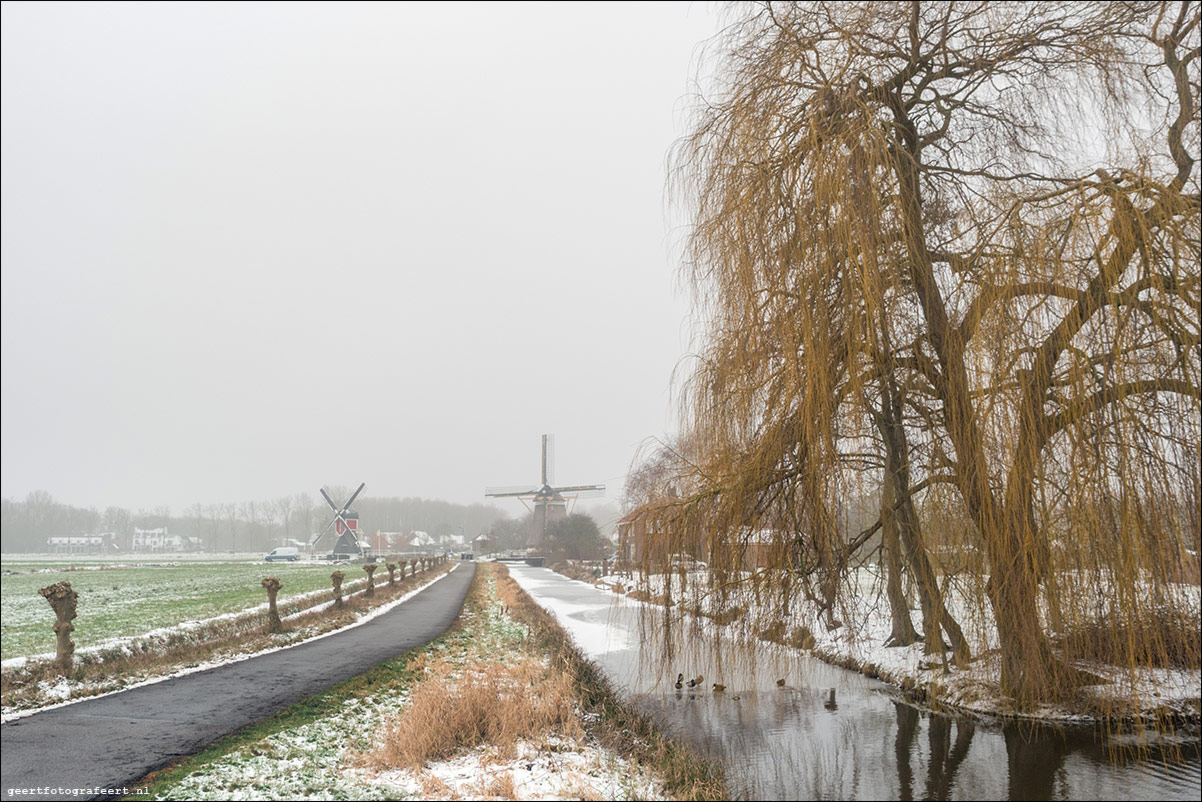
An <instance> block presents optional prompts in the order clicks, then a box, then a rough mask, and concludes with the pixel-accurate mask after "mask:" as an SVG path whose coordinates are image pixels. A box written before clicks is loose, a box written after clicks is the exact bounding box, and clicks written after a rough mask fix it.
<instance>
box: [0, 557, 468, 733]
mask: <svg viewBox="0 0 1202 802" xmlns="http://www.w3.org/2000/svg"><path fill="white" fill-rule="evenodd" d="M457 569H458V565H456V566H455V567H454V568H452V569H451V570H452V571H453V570H457ZM448 573H449V572H448ZM444 576H446V574H445V573H441V574H438V575H436V576H432V577H431V576H424V577H422V582H421V584H420V585H418V586H417V587H416V588H414V589H412V590H410V591H409V592H408V593H405V594H404V595H402V596H399V597H397V598H395V599H393V600H391V601H389V602H387V603H385V604H381V605H379V606H378V607H374V608H372V609H370V610H367V611H364V612H362V613H359V614H358V617H357V618H356V619H355V621H354V622H353V623H351V624H347V625H346V626H344V627H339V628H337V629H332V630H328V631H326V632H320V633H317V632H312V633H306V632H301V633H300V637H299V639H297V640H294V641H293V642H291V643H288V644H285V645H282V646H273V647H271V648H267V649H260V650H258V651H254V652H246V653H240V654H233V655H223V656H221V657H217V658H214V659H213V660H209V661H206V662H203V663H195V664H192V665H189V666H186V667H180V668H177V669H175V670H173V671H170V672H168V673H166V674H159V675H156V676H153V677H148V678H146V679H139V678H136V677H135V678H130V679H131V681H130V682H129V683H128V684H124V685H122V686H121V687H119V688H116V689H114V690H109V691H106V692H104V693H93V694H89V693H88V691H89V690H92V689H94V688H89V686H88V683H85V682H70V681H68V680H67V679H66V678H65V677H59V678H58V679H57V680H55V681H54V682H44V683H43V685H42V691H43V693H44V694H45V698H47V699H55V698H57V699H62V700H64V701H61V702H58V703H56V704H48V705H44V706H42V707H36V708H29V709H25V710H12V709H10V708H5V709H4V710H3V712H2V713H0V723H4V722H8V721H12V720H14V719H18V718H24V717H25V716H31V715H33V714H34V713H40V712H41V711H43V710H49V709H51V708H55V707H63V706H64V705H68V704H76V703H77V702H82V701H85V700H87V699H96V698H99V697H101V696H109V695H110V694H114V693H121V692H122V691H127V690H131V689H133V688H139V687H141V686H143V685H151V684H153V683H156V682H164V681H166V680H169V679H173V678H175V677H182V676H184V675H186V674H194V673H196V672H198V671H208V670H209V669H210V668H217V667H218V666H223V665H229V664H231V663H240V662H242V661H243V660H249V659H250V658H252V657H258V656H260V655H264V654H268V653H270V652H278V651H282V650H284V649H291V648H292V647H294V646H299V645H300V644H302V643H308V642H309V641H314V640H318V639H319V638H327V637H329V636H331V635H336V634H338V633H339V632H345V631H346V630H348V629H353V628H354V627H358V626H362V625H363V624H366V623H367V622H368V621H370V620H372V619H373V618H376V617H377V616H381V615H384V613H387V612H389V611H391V610H393V609H394V608H396V607H397V606H398V605H400V604H402V603H403V602H405V601H406V600H408V599H410V598H412V597H413V596H415V595H416V594H418V593H420V592H421V591H422V590H424V589H425V588H426V586H427V585H430V584H433V583H434V582H437V581H438V580H439V579H442V578H443V577H444ZM343 587H344V588H345V587H346V585H343ZM77 654H78V652H77ZM52 656H53V655H52ZM95 687H104V686H95ZM72 697H74V698H72Z"/></svg>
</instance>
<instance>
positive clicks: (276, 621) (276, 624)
mask: <svg viewBox="0 0 1202 802" xmlns="http://www.w3.org/2000/svg"><path fill="white" fill-rule="evenodd" d="M262 584H263V587H265V588H266V589H267V631H268V632H279V631H280V630H282V629H283V628H284V625H283V623H282V622H281V621H280V611H279V610H278V609H277V608H276V606H275V597H276V594H278V593H279V592H280V580H279V579H277V578H276V577H274V576H269V577H265V578H264V579H263V583H262Z"/></svg>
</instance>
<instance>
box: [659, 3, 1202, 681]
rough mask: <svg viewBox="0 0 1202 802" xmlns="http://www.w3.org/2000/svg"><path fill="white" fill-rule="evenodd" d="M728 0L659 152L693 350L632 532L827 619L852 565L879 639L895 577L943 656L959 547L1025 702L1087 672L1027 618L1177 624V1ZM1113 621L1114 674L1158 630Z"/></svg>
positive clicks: (1194, 370)
mask: <svg viewBox="0 0 1202 802" xmlns="http://www.w3.org/2000/svg"><path fill="white" fill-rule="evenodd" d="M735 13H736V14H737V15H738V18H737V19H736V20H734V21H733V22H732V23H731V24H730V25H729V26H728V27H727V28H726V29H725V31H724V32H723V34H721V35H720V37H719V38H718V39H717V40H716V42H715V43H713V45H712V47H711V48H710V51H709V53H710V56H709V58H710V62H709V63H710V64H712V66H713V67H714V70H713V74H714V76H715V77H714V79H713V80H714V84H715V85H714V86H712V87H711V88H710V91H709V92H708V93H707V95H706V97H705V102H704V103H700V104H698V105H697V108H696V110H695V112H694V118H693V124H692V132H691V134H689V135H688V136H687V137H686V138H685V139H684V140H682V142H681V143H680V145H679V148H678V150H677V151H676V152H675V154H674V166H675V172H674V175H675V181H676V184H675V186H676V189H677V197H678V198H679V199H681V200H682V201H683V202H684V203H686V204H687V206H688V208H690V209H691V215H692V226H691V228H690V236H689V241H688V258H687V260H686V265H685V271H686V275H687V278H688V280H689V281H690V282H691V284H692V286H693V287H694V289H695V308H696V318H697V321H698V324H699V332H700V345H699V348H698V359H697V364H696V369H695V371H694V373H693V374H692V376H691V378H690V379H689V381H688V383H687V385H686V393H685V394H684V397H685V404H684V420H683V430H684V431H685V432H686V433H687V435H686V440H687V442H688V443H689V448H688V454H687V455H684V456H682V457H681V458H680V459H678V460H676V461H675V462H672V463H671V464H673V465H674V466H675V470H674V472H668V471H665V469H664V467H665V464H667V463H663V461H662V460H661V461H660V463H661V464H659V465H658V468H657V470H655V471H650V472H645V473H644V479H645V480H647V481H643V482H642V484H641V485H640V488H641V489H640V497H639V498H638V499H636V501H638V502H639V503H640V504H642V505H643V508H644V510H645V513H646V515H647V516H648V518H649V519H653V520H654V521H655V525H654V529H655V531H656V532H658V533H660V539H661V540H666V541H670V542H669V543H668V545H665V546H663V547H662V548H660V549H659V552H660V553H662V552H664V551H667V552H669V553H670V552H673V551H679V550H682V549H684V548H686V547H689V546H690V544H691V546H692V547H694V548H695V547H696V544H698V543H703V544H704V549H705V551H706V553H707V555H708V556H709V558H710V560H711V568H712V570H713V573H714V576H715V582H716V584H717V585H718V587H719V588H720V589H721V588H734V587H736V586H738V585H740V584H742V585H743V586H754V593H755V595H756V598H757V599H759V600H760V601H766V600H767V601H773V602H774V603H776V604H777V605H778V606H780V607H782V608H785V607H788V606H789V605H792V604H795V603H801V601H804V602H805V603H812V604H813V605H815V606H816V607H817V608H818V609H820V610H822V611H824V612H825V613H826V615H827V616H828V620H829V622H830V623H829V624H828V625H829V626H836V625H837V621H836V619H835V612H836V610H837V606H838V598H839V593H840V587H841V583H842V586H843V587H848V586H849V585H848V578H849V577H850V576H851V575H852V574H853V573H854V572H855V571H856V570H857V566H859V565H861V564H862V563H863V562H864V561H865V560H866V559H869V558H873V557H875V558H877V559H879V560H880V562H881V563H882V564H883V565H885V566H886V568H887V570H886V572H885V573H886V578H887V585H888V597H889V599H890V600H891V601H892V602H893V604H892V608H893V624H894V627H893V640H894V642H897V643H907V642H912V641H913V640H914V639H915V638H916V637H918V633H917V631H916V630H915V629H914V627H913V626H912V623H911V621H910V619H909V615H910V613H909V610H908V608H907V607H906V606H905V604H904V600H903V598H902V596H903V594H902V590H901V587H902V584H901V583H902V578H903V576H904V577H905V579H906V580H907V581H908V582H910V583H912V585H913V586H914V587H915V588H916V590H917V593H918V595H919V597H920V602H921V613H922V619H923V620H922V622H921V630H922V637H923V638H924V639H925V641H926V643H927V648H928V650H930V651H932V652H939V653H942V651H943V647H942V644H941V639H942V637H943V636H946V637H947V639H948V642H949V643H950V645H951V646H952V647H953V650H954V655H955V657H956V658H958V659H959V660H960V661H961V662H965V661H967V660H969V659H970V658H971V656H972V648H971V645H970V644H969V643H968V639H967V638H966V637H965V636H964V634H963V632H962V631H961V626H960V622H959V621H957V620H956V618H955V617H954V616H953V615H952V614H951V613H950V612H949V610H948V606H947V604H946V599H945V598H944V594H945V592H946V588H947V581H946V575H947V573H948V572H947V570H946V566H943V568H942V570H941V559H942V558H941V555H946V554H947V553H949V551H950V552H954V553H955V554H956V555H957V558H956V559H957V561H958V562H959V563H960V564H961V568H962V569H963V572H964V574H963V575H964V577H966V580H965V581H966V583H967V584H965V585H964V587H963V592H964V593H966V594H967V595H969V596H972V595H973V594H974V593H975V595H976V596H977V597H978V598H979V599H981V603H982V605H983V606H984V609H986V610H987V612H988V613H989V614H990V615H989V619H990V620H991V622H992V623H991V624H990V626H991V627H993V628H994V631H993V632H992V633H991V635H990V636H989V637H982V638H980V644H979V645H980V646H981V647H988V646H990V645H991V644H992V643H996V644H998V645H999V646H1000V681H1001V684H1002V688H1003V689H1004V690H1005V691H1006V692H1007V693H1008V694H1010V695H1011V696H1012V697H1014V698H1015V699H1016V700H1018V701H1019V702H1021V703H1031V702H1034V701H1036V700H1041V699H1047V698H1050V697H1053V696H1055V695H1057V694H1059V693H1062V692H1063V691H1064V690H1065V689H1067V688H1071V687H1072V686H1074V685H1076V684H1079V683H1081V682H1090V681H1095V680H1090V679H1088V678H1087V677H1086V676H1085V675H1083V674H1082V673H1081V672H1079V671H1078V670H1076V669H1075V668H1073V667H1072V666H1071V665H1070V661H1069V660H1068V659H1066V658H1065V656H1064V655H1063V654H1062V653H1061V652H1060V651H1059V650H1058V647H1059V646H1062V645H1063V641H1062V640H1057V641H1054V640H1053V638H1052V637H1051V634H1050V633H1055V634H1057V635H1058V636H1063V635H1066V633H1073V632H1077V633H1079V632H1084V631H1086V630H1087V629H1088V627H1089V626H1091V625H1096V626H1102V625H1103V624H1104V625H1105V626H1107V627H1109V628H1110V629H1111V630H1112V631H1113V632H1124V633H1133V632H1135V631H1137V629H1138V628H1140V627H1145V628H1146V624H1147V622H1149V621H1151V620H1161V621H1163V620H1166V616H1167V617H1168V618H1172V617H1173V616H1174V615H1176V616H1178V617H1180V618H1181V620H1183V621H1185V622H1186V624H1187V626H1189V627H1192V628H1193V629H1194V630H1195V631H1196V627H1197V612H1196V609H1193V610H1191V609H1189V608H1188V606H1182V605H1185V604H1186V603H1185V602H1182V601H1181V599H1182V595H1181V594H1177V593H1174V592H1173V582H1174V581H1176V580H1177V579H1179V578H1180V570H1181V565H1180V559H1181V556H1182V554H1183V551H1188V550H1193V551H1194V552H1195V553H1196V551H1197V541H1198V532H1197V525H1196V521H1197V518H1196V514H1195V513H1193V512H1192V510H1196V508H1197V505H1198V500H1199V499H1198V479H1197V475H1198V472H1197V464H1198V460H1199V455H1200V451H1199V427H1200V417H1199V397H1200V392H1199V386H1200V384H1202V378H1200V375H1199V371H1200V362H1199V357H1200V327H1199V317H1200V314H1199V309H1200V281H1199V261H1200V255H1202V254H1200V246H1199V239H1200V237H1199V210H1200V204H1199V175H1198V172H1199V171H1198V167H1197V162H1196V150H1197V142H1198V133H1199V119H1198V101H1197V98H1198V96H1199V71H1198V64H1199V12H1198V8H1197V6H1196V5H1195V4H1192V3H1108V4H1064V3H1047V4H1045V3H1023V4H1009V3H1006V4H1000V3H918V2H911V3H871V4H869V3H863V4H858V3H801V4H776V3H769V4H763V5H755V6H750V7H739V8H738V9H737V10H736V11H735ZM669 473H671V475H670V476H669V475H668V474H669ZM657 482H658V483H657ZM656 488H658V490H657V489H656ZM866 497H871V498H872V499H874V500H875V504H874V507H875V510H876V513H877V514H876V517H875V520H872V521H865V522H863V523H865V524H866V525H865V526H863V527H860V526H858V525H856V526H852V525H850V523H849V515H848V510H849V509H851V508H852V507H853V506H855V505H856V503H857V500H859V501H860V502H862V501H863V499H864V498H866ZM863 506H864V505H863V503H860V504H859V508H860V509H862V508H863ZM941 510H942V511H944V512H946V511H948V510H955V511H959V513H960V514H961V516H962V517H961V518H958V519H956V520H957V521H958V523H957V525H955V526H953V527H950V530H951V531H948V530H949V527H947V526H943V527H940V531H938V532H937V533H936V534H937V535H938V544H939V548H938V549H936V548H935V547H934V544H933V539H934V538H933V536H932V532H931V531H930V530H931V528H932V526H933V523H932V522H933V521H935V520H937V519H940V516H939V515H938V514H936V513H938V512H939V511H941ZM1191 516H1192V517H1191ZM954 517H955V516H949V515H944V516H943V517H942V520H944V521H945V522H946V521H947V520H949V518H954ZM1191 521H1192V522H1193V523H1192V524H1191ZM764 532H769V533H771V539H772V549H771V555H772V556H771V560H770V561H769V566H768V569H766V570H755V571H749V570H747V564H746V560H745V558H746V555H747V553H748V550H749V548H751V546H752V544H753V542H755V543H756V544H762V541H763V539H764V535H763V533H764ZM653 551H654V550H649V551H648V552H647V553H648V554H651V553H652V552H653ZM648 559H651V558H650V557H648ZM645 567H647V568H651V567H652V566H651V565H650V563H648V564H647V565H645ZM941 575H943V576H944V582H943V583H942V584H941V582H940V576H941ZM799 600H800V601H799ZM769 606H771V605H769ZM765 609H767V608H765ZM1120 619H1123V620H1120ZM1191 622H1192V623H1191ZM1124 627H1126V628H1124ZM1115 640H1116V641H1117V643H1116V645H1115V649H1113V650H1112V651H1111V654H1110V659H1111V661H1112V662H1118V663H1120V664H1122V665H1127V666H1129V667H1131V668H1132V670H1133V671H1134V667H1135V666H1137V665H1139V664H1141V663H1146V662H1148V661H1149V660H1152V661H1153V662H1155V661H1156V660H1158V659H1162V658H1163V659H1167V658H1166V655H1165V654H1164V653H1167V652H1169V651H1172V650H1174V649H1177V648H1179V646H1178V645H1175V644H1174V643H1173V642H1170V641H1172V640H1173V638H1172V637H1171V636H1168V635H1166V636H1165V637H1162V638H1159V637H1156V636H1150V635H1149V634H1148V633H1147V632H1145V633H1144V634H1143V636H1141V637H1136V636H1134V635H1129V636H1127V637H1125V638H1124V637H1119V638H1116V639H1115ZM1193 643H1194V645H1193V646H1192V647H1190V648H1191V649H1192V651H1193V653H1192V655H1189V656H1187V658H1186V659H1187V660H1191V661H1193V662H1194V663H1195V664H1196V662H1197V659H1198V656H1197V646H1196V639H1195V640H1194V641H1193ZM1157 650H1159V651H1160V652H1161V653H1162V654H1160V655H1159V656H1157V655H1150V651H1151V652H1155V651H1157Z"/></svg>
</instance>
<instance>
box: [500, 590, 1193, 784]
mask: <svg viewBox="0 0 1202 802" xmlns="http://www.w3.org/2000/svg"><path fill="white" fill-rule="evenodd" d="M511 573H512V575H513V576H514V577H515V579H517V580H518V581H519V582H520V583H522V585H523V587H524V588H525V589H526V590H527V592H528V593H530V594H531V595H532V596H533V597H534V598H536V599H537V600H539V601H540V603H542V604H543V605H544V606H545V607H547V608H548V609H549V610H551V611H552V612H554V613H555V614H556V616H557V617H558V620H559V622H560V624H561V625H562V626H564V628H565V629H567V630H568V631H569V632H570V633H571V634H572V636H573V638H574V639H575V641H576V643H577V645H578V646H580V648H581V649H582V651H584V652H585V653H586V654H587V655H588V656H589V657H590V658H591V659H592V660H594V662H596V663H597V664H598V665H599V666H600V667H601V668H602V669H603V670H604V671H605V672H606V674H607V675H608V676H609V677H610V679H611V682H613V683H614V684H615V685H616V686H618V687H620V688H622V689H623V692H624V693H625V694H626V696H627V698H629V699H630V700H631V701H632V702H633V703H634V704H635V705H636V706H638V707H639V708H640V709H642V710H644V711H646V712H648V713H649V714H651V715H653V716H655V717H656V719H657V720H658V721H659V722H660V723H661V725H662V726H664V727H665V728H667V729H668V730H669V731H670V732H673V733H675V734H678V735H680V736H682V737H685V738H687V739H689V740H690V741H692V742H693V743H695V744H697V745H698V746H699V747H700V748H702V750H703V751H704V752H705V753H706V754H709V755H711V756H714V757H718V758H721V759H723V760H724V762H725V763H726V765H727V769H728V778H729V780H728V781H729V783H730V785H731V787H732V790H733V791H734V792H735V793H736V794H738V795H739V796H741V797H744V798H807V797H809V798H817V797H825V798H846V799H856V798H863V799H869V798H892V799H903V798H909V797H911V796H918V795H926V796H930V797H932V798H1044V799H1089V798H1119V797H1127V798H1165V799H1196V798H1197V796H1198V791H1199V786H1200V785H1202V773H1200V760H1199V739H1198V735H1197V730H1196V729H1194V730H1193V731H1192V732H1190V731H1184V732H1177V733H1174V734H1170V735H1157V734H1151V735H1149V737H1148V738H1145V739H1143V740H1142V742H1141V741H1140V739H1137V738H1134V737H1132V736H1113V735H1110V734H1108V733H1106V732H1102V731H1098V730H1096V729H1095V728H1092V727H1080V726H1078V727H1065V726H1048V725H1040V724H1034V723H1027V722H1024V723H1013V722H1012V723H1008V724H1002V723H999V722H998V721H995V720H988V719H982V718H980V717H975V716H969V715H950V714H945V713H937V712H934V711H931V710H929V709H926V708H924V707H921V706H918V705H914V704H912V703H910V702H909V701H908V700H906V699H905V698H904V697H903V696H902V695H901V694H899V693H898V692H897V690H896V689H895V688H893V687H892V686H890V685H888V684H886V683H883V682H880V681H877V680H874V679H872V678H870V677H867V676H864V675H862V674H859V673H854V672H852V671H848V670H844V669H840V668H837V667H834V666H831V665H828V664H826V663H823V662H822V661H820V660H818V659H816V658H814V657H811V656H809V655H806V654H804V653H802V652H800V651H798V650H796V649H791V648H787V647H783V646H778V645H775V644H768V643H762V644H758V645H757V646H756V648H755V649H754V650H747V649H731V648H730V644H729V643H724V642H723V641H722V639H721V637H720V635H719V636H713V635H712V634H711V635H705V634H703V633H705V632H710V633H713V632H714V631H717V630H720V628H717V627H710V628H701V629H700V630H698V629H692V628H690V629H689V630H688V631H687V632H676V633H673V631H672V630H671V628H666V627H663V626H647V621H646V620H645V619H644V618H643V616H642V613H644V612H650V613H651V614H652V615H656V614H658V613H660V611H661V610H662V608H650V609H647V610H643V609H640V608H641V607H642V605H641V604H640V603H638V602H635V601H632V600H630V599H627V598H625V597H623V596H619V595H616V594H612V593H608V592H605V591H600V590H597V589H596V588H594V587H591V586H589V585H587V584H585V583H582V582H577V581H574V580H570V579H567V578H565V577H562V576H559V575H557V574H554V573H553V572H551V571H548V570H546V569H537V568H529V567H514V568H511ZM665 615H666V613H665ZM665 637H666V638H668V639H670V640H674V642H672V643H671V644H670V648H665V646H668V645H669V644H665V643H664V642H663V639H664V638H665ZM668 652H670V653H671V654H672V655H673V656H672V657H671V658H668V659H665V658H664V657H663V655H664V654H665V653H668ZM679 674H684V675H685V676H686V678H693V679H696V677H697V676H698V675H701V676H702V677H703V678H704V679H703V682H701V683H699V684H698V687H695V688H693V689H689V688H688V687H687V684H684V686H683V687H682V688H681V689H680V690H677V689H676V688H675V682H676V678H677V675H679ZM778 680H784V684H783V685H781V686H778V684H777V683H778ZM715 682H717V683H719V684H721V685H724V686H725V689H724V690H722V691H719V692H715V691H714V688H713V684H714V683H715Z"/></svg>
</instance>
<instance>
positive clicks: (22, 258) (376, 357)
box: [0, 3, 718, 514]
mask: <svg viewBox="0 0 1202 802" xmlns="http://www.w3.org/2000/svg"><path fill="white" fill-rule="evenodd" d="M717 28H718V20H717V18H716V16H715V11H714V10H713V9H711V8H709V7H708V6H705V5H702V4H664V5H647V4H638V5H620V4H614V3H604V4H595V5H581V4H575V3H573V4H556V5H550V4H547V5H509V4H505V5H495V4H485V5H473V4H462V3H456V4H433V5H417V4H410V3H405V4H395V5H394V4H365V5H355V4H350V3H339V4H330V5H307V4H306V5H292V4H275V3H272V4H232V5H208V4H205V5H191V4H189V5H174V4H173V5H145V4H130V5H124V4H123V5H109V4H83V5H77V4H59V3H55V4H44V5H43V4H12V3H6V4H4V6H3V64H2V76H3V78H2V81H3V87H2V88H3V108H2V114H3V122H2V140H0V141H2V143H3V310H2V311H3V315H2V325H3V354H2V356H3V359H2V363H0V364H2V371H3V391H2V392H3V399H2V401H3V403H2V416H3V421H2V422H3V437H2V492H3V496H4V497H6V498H21V497H23V496H24V495H25V494H27V493H29V492H30V491H33V490H35V489H43V490H46V491H49V492H50V493H51V494H53V496H54V497H55V498H57V499H60V500H62V501H64V502H68V503H71V504H76V505H81V506H99V507H103V506H105V505H121V506H127V507H139V506H152V505H169V506H171V507H172V508H173V509H174V510H176V511H179V510H182V509H183V508H184V507H185V506H186V505H189V504H193V503H195V502H211V501H220V500H238V499H253V498H271V497H274V496H277V495H280V494H284V493H295V492H299V491H311V492H315V491H316V489H317V487H318V486H320V485H323V484H325V485H332V484H338V485H342V486H349V487H354V486H357V485H358V483H359V482H366V483H367V490H366V491H365V492H366V493H367V494H376V495H380V496H422V497H429V498H440V499H446V500H449V501H454V502H458V503H471V502H478V501H483V500H484V499H483V491H484V487H485V486H486V485H515V484H521V483H526V482H530V483H534V482H536V481H537V480H538V473H539V435H540V434H542V433H544V432H550V433H554V434H555V435H556V446H557V453H556V463H557V472H556V478H557V479H558V480H559V482H561V483H593V482H603V483H606V484H607V485H608V486H609V494H608V500H609V501H613V500H614V499H616V498H618V496H619V495H620V491H621V486H622V482H623V478H624V475H625V473H626V471H627V469H628V468H629V467H630V462H631V459H632V457H633V456H634V454H635V452H636V449H637V448H638V446H639V444H640V443H642V442H643V441H644V440H645V439H646V438H649V437H654V436H659V435H662V434H663V433H664V432H665V431H666V430H669V429H671V428H672V426H673V421H674V419H675V416H674V411H675V409H674V404H675V400H674V397H673V394H672V387H673V382H672V376H673V371H674V370H676V369H677V368H678V366H681V365H684V366H687V358H686V357H685V354H686V353H687V351H688V326H687V322H686V314H687V298H686V297H685V296H684V294H683V293H682V292H681V291H680V290H679V289H678V287H677V280H676V268H677V265H678V259H679V254H678V251H677V247H676V243H677V242H678V241H679V239H680V236H681V232H680V230H679V228H678V226H677V225H676V224H674V223H673V217H672V215H671V214H670V212H669V206H668V203H667V198H666V194H665V193H666V176H667V174H666V162H665V159H666V156H667V153H668V150H669V148H670V147H671V144H672V142H673V141H674V140H675V139H676V138H677V137H679V136H680V135H681V133H682V132H683V130H684V124H685V119H684V115H683V111H684V110H685V109H686V108H687V105H688V103H689V102H690V99H689V98H690V94H689V93H690V92H691V89H692V87H693V81H692V79H693V78H694V77H695V72H694V71H695V68H696V57H697V55H698V53H699V50H698V48H699V46H700V44H701V43H702V41H703V40H705V39H706V38H708V37H710V36H712V35H713V34H714V33H715V32H716V31H717ZM682 360H684V361H682ZM513 506H514V507H515V509H514V510H513V512H514V514H517V513H518V512H522V510H521V509H520V505H518V504H516V502H514V503H513Z"/></svg>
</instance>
